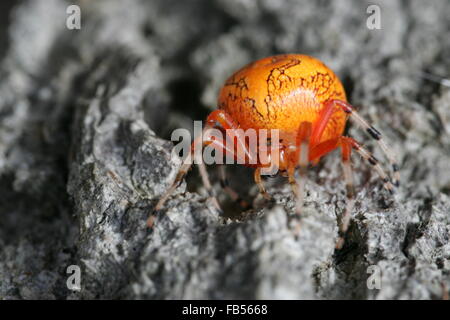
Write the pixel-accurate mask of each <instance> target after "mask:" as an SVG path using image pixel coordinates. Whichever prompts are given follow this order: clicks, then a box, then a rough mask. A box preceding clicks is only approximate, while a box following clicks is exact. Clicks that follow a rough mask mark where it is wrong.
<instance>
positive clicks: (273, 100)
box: [155, 54, 399, 248]
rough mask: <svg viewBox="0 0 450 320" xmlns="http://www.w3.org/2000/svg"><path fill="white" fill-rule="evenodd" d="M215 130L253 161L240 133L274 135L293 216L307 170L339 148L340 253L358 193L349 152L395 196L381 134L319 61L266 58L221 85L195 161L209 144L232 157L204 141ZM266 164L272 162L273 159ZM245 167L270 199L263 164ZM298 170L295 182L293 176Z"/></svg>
mask: <svg viewBox="0 0 450 320" xmlns="http://www.w3.org/2000/svg"><path fill="white" fill-rule="evenodd" d="M348 119H351V120H353V121H354V122H355V123H356V124H357V125H359V127H361V128H362V129H364V130H365V131H366V132H367V133H368V134H369V136H370V137H372V138H373V139H375V140H376V142H377V143H378V145H379V146H380V147H381V149H382V151H383V152H384V154H385V155H386V157H387V158H388V160H389V162H390V165H391V168H392V171H393V178H392V179H391V178H390V177H389V176H388V175H387V174H386V172H385V170H384V169H383V167H382V166H381V165H380V164H379V161H378V160H377V159H376V158H375V157H374V156H373V154H372V153H371V152H369V151H368V150H366V149H365V148H364V147H363V146H361V144H359V143H358V142H357V141H356V140H355V139H353V138H351V137H347V136H344V135H343V132H344V129H345V125H346V122H347V120H348ZM213 128H215V129H220V130H223V131H225V134H226V136H227V135H228V136H229V135H230V132H232V133H233V134H234V137H233V139H235V138H237V144H238V145H239V146H241V147H242V148H244V151H245V153H244V154H245V156H246V157H247V160H248V157H249V156H250V152H249V150H250V146H249V143H248V142H247V140H246V137H245V136H244V135H243V134H242V131H239V130H236V129H243V130H247V129H255V130H256V131H260V130H261V129H267V130H270V129H278V132H279V141H277V142H279V143H278V149H277V150H276V151H277V152H278V157H277V160H276V162H277V163H276V166H277V167H278V168H279V172H281V173H282V174H283V175H285V176H287V178H288V181H289V183H290V185H291V186H292V190H293V193H294V194H295V196H296V209H295V211H296V215H297V216H300V213H301V211H302V208H303V201H304V192H305V191H304V190H305V181H306V174H307V168H308V165H309V164H317V163H318V161H319V160H320V158H321V157H323V156H324V155H326V154H328V153H329V152H331V151H333V150H334V149H336V148H340V150H341V154H342V167H343V174H344V180H345V184H346V197H347V201H346V208H345V211H344V214H343V215H342V218H341V222H340V225H339V232H338V241H337V243H336V247H337V248H341V247H342V245H343V243H344V236H345V233H346V231H347V229H348V227H349V222H350V216H351V212H352V209H353V205H354V198H355V191H354V186H353V176H352V175H353V172H352V167H351V162H350V161H351V160H350V157H351V153H352V150H355V151H356V152H357V153H359V154H360V155H361V156H362V158H363V159H365V160H366V161H367V162H368V163H369V164H370V165H371V166H373V168H374V169H375V170H376V171H377V172H378V174H379V175H380V177H381V179H382V180H383V182H384V187H385V188H386V189H387V190H388V191H389V192H390V193H393V190H394V186H398V185H399V166H398V165H397V162H396V160H395V156H394V154H393V152H392V151H391V149H389V148H388V146H387V145H386V143H385V142H384V140H383V139H382V135H381V133H380V132H379V131H378V130H377V129H375V128H374V127H373V126H371V125H370V124H368V123H367V122H366V121H365V120H364V119H363V118H362V117H361V116H360V115H358V113H357V112H356V111H355V110H354V108H353V107H352V106H351V105H350V104H349V103H348V102H347V99H346V94H345V91H344V88H343V85H342V83H341V81H340V80H339V79H338V77H337V76H336V75H335V74H334V73H333V71H332V70H330V69H329V68H328V67H327V66H325V64H323V63H322V62H321V61H320V60H318V59H316V58H313V57H310V56H306V55H301V54H285V55H276V56H271V57H266V58H263V59H260V60H257V61H255V62H253V63H250V64H248V65H246V66H244V67H243V68H242V69H240V70H238V71H237V72H235V73H234V74H233V75H232V76H231V77H230V78H228V80H227V81H226V82H225V84H224V86H223V87H222V89H221V91H220V94H219V98H218V109H217V110H215V111H213V112H211V113H210V114H209V116H208V117H207V119H206V125H205V128H204V130H203V132H202V135H201V137H198V138H196V139H195V140H194V142H193V143H192V148H191V152H192V154H193V153H194V150H195V149H196V148H200V149H202V148H203V147H205V146H207V145H209V146H211V147H212V148H214V149H216V150H217V151H220V152H223V153H228V154H231V155H232V156H234V157H235V158H236V157H237V153H236V149H235V148H227V145H226V141H225V140H223V139H222V140H221V139H218V138H217V137H212V136H211V135H208V130H211V129H213ZM230 130H231V131H230ZM269 138H271V137H269ZM233 141H235V140H233ZM258 143H260V142H258ZM258 147H259V145H258ZM271 152H274V151H273V150H272V151H271ZM257 155H258V156H259V154H257ZM269 156H270V154H269ZM269 159H271V161H272V162H273V161H275V160H274V159H275V157H269ZM198 164H199V170H200V174H201V177H202V180H203V183H204V186H205V188H206V189H207V190H208V193H209V195H210V197H211V198H212V199H213V201H214V204H215V206H216V207H217V208H219V209H220V206H219V204H218V202H217V199H216V198H215V196H214V192H213V189H212V186H211V183H210V181H209V178H208V174H207V172H206V167H205V164H204V163H203V162H202V161H200V162H199V163H198ZM272 164H273V163H272ZM191 165H192V163H191V161H188V162H184V163H183V165H182V166H181V168H180V169H179V172H178V174H177V176H176V178H175V181H174V183H173V184H172V186H171V187H170V188H169V189H168V190H167V192H166V193H165V194H164V195H163V196H162V197H161V198H160V200H159V202H158V203H157V205H156V207H155V210H156V211H158V210H160V209H161V208H162V207H163V205H164V203H165V201H166V200H167V199H168V197H169V196H170V195H171V194H172V192H173V191H174V190H175V189H176V187H177V186H178V185H179V184H180V183H181V181H182V179H183V178H184V176H185V175H186V174H187V172H188V170H189V169H190V167H191ZM245 165H246V166H248V167H252V168H254V169H255V170H254V180H255V183H256V185H257V186H258V188H259V191H260V193H261V194H262V195H263V196H264V197H265V198H270V196H269V195H268V193H267V192H266V189H265V187H264V184H263V181H262V178H261V170H262V169H263V168H264V167H265V166H267V163H264V164H263V163H262V161H261V159H259V157H257V161H256V163H253V164H249V163H248V161H247V162H246V164H245ZM220 168H221V171H220V172H221V174H220V180H221V185H222V187H223V188H224V189H225V191H226V192H227V193H228V194H229V195H230V196H231V197H232V198H233V199H234V200H236V201H241V200H240V198H239V196H238V195H237V193H236V192H235V191H234V190H232V189H231V188H230V187H229V185H228V182H227V180H226V176H225V171H224V168H223V166H220ZM297 169H298V172H299V175H298V176H299V178H296V177H295V171H296V170H297ZM241 202H242V201H241Z"/></svg>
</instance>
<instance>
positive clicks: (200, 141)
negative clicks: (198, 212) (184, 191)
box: [147, 110, 249, 226]
mask: <svg viewBox="0 0 450 320" xmlns="http://www.w3.org/2000/svg"><path fill="white" fill-rule="evenodd" d="M216 122H218V123H219V124H220V125H221V126H222V127H223V128H224V129H237V128H238V126H237V125H236V124H234V122H233V121H232V120H231V118H230V117H229V116H228V115H227V114H226V113H225V112H224V111H222V110H216V111H214V112H212V113H211V114H210V115H209V116H208V118H207V124H206V126H205V128H204V129H203V132H202V134H201V135H200V136H199V137H197V138H195V140H194V141H193V142H192V145H191V157H187V158H186V159H185V161H184V162H183V164H182V166H181V167H180V169H179V171H178V173H177V176H176V178H175V181H174V183H173V184H172V185H171V186H170V187H169V189H168V190H167V191H166V193H164V194H163V195H162V197H161V198H160V199H159V201H158V203H157V204H156V206H155V211H159V210H161V209H162V207H163V206H164V204H165V202H166V201H167V200H168V199H169V197H170V196H171V195H172V193H173V192H174V191H175V189H176V188H177V187H178V186H179V185H180V183H181V181H182V180H183V178H184V177H185V176H186V174H187V173H188V171H189V169H190V168H191V166H192V157H195V158H196V157H201V156H202V152H195V150H199V149H200V150H203V147H204V146H206V145H211V146H212V147H213V148H214V149H215V150H217V151H219V152H222V154H225V155H230V156H232V157H233V158H234V159H237V157H238V156H239V154H238V153H236V152H235V150H234V146H233V149H231V148H230V147H228V146H227V143H226V142H225V141H224V140H223V139H219V138H218V137H216V136H214V137H213V136H211V135H209V134H208V131H209V129H211V128H213V126H215V123H216ZM238 143H240V145H241V147H243V148H244V152H245V154H249V151H248V149H247V147H246V146H245V137H244V138H243V137H241V136H238ZM241 160H242V159H241ZM196 163H198V166H199V171H200V175H201V178H202V181H203V185H204V186H205V188H206V190H207V191H208V194H209V196H210V197H211V198H212V200H213V203H214V205H215V207H216V208H217V209H218V210H219V211H220V212H221V209H220V206H219V203H218V201H217V198H216V197H215V194H214V190H213V188H212V186H211V183H210V181H209V177H208V173H207V171H206V166H205V163H204V162H203V160H202V159H196ZM152 223H153V218H152V217H150V218H149V220H148V221H147V224H148V225H149V226H150V225H151V224H152Z"/></svg>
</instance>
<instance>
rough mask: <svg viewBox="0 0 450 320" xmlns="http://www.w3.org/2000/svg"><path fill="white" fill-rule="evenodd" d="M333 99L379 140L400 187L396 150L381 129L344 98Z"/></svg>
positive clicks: (393, 181)
mask: <svg viewBox="0 0 450 320" xmlns="http://www.w3.org/2000/svg"><path fill="white" fill-rule="evenodd" d="M332 101H333V102H334V104H335V105H338V106H340V107H341V108H342V110H344V112H345V113H347V114H349V115H350V118H351V119H353V120H354V121H355V122H356V124H358V125H359V126H360V127H361V128H363V129H364V130H365V131H366V132H367V133H368V134H369V135H370V136H371V137H372V138H373V139H375V140H376V141H377V143H378V145H379V146H380V148H381V149H382V150H383V152H384V154H385V155H386V157H387V158H388V160H389V162H390V164H391V168H392V171H393V179H392V183H393V184H394V186H396V187H398V186H399V185H400V172H399V165H398V163H397V160H396V157H395V155H394V152H393V151H392V149H391V148H389V147H388V146H387V144H386V142H385V141H384V139H383V138H382V135H381V133H380V131H378V130H377V129H375V128H374V127H373V126H371V125H370V124H369V123H367V121H366V120H364V119H363V118H362V117H361V116H360V115H359V114H358V113H357V112H356V111H355V109H354V108H353V107H352V106H351V105H350V104H349V103H347V102H345V101H342V100H332Z"/></svg>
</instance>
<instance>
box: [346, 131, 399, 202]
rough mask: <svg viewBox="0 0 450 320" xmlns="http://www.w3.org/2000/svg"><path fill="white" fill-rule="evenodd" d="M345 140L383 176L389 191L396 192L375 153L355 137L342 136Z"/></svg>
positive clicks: (385, 186)
mask: <svg viewBox="0 0 450 320" xmlns="http://www.w3.org/2000/svg"><path fill="white" fill-rule="evenodd" d="M342 141H344V143H349V144H350V145H351V146H352V148H353V149H355V151H356V152H358V154H359V155H360V156H361V157H362V158H363V159H364V160H366V161H367V162H369V164H370V165H371V166H372V167H373V168H374V169H375V171H377V173H378V175H379V176H380V177H381V179H382V180H383V182H384V185H383V186H384V188H386V190H387V191H389V193H391V194H393V193H394V186H393V185H392V183H391V181H390V180H389V177H388V175H387V174H386V172H385V171H384V169H383V167H382V166H381V165H380V163H379V162H378V159H377V158H375V157H374V156H373V154H372V153H371V152H370V151H368V150H367V149H365V148H364V147H363V146H361V145H360V144H359V143H358V142H357V141H356V140H355V139H353V138H350V137H342V138H341V142H342Z"/></svg>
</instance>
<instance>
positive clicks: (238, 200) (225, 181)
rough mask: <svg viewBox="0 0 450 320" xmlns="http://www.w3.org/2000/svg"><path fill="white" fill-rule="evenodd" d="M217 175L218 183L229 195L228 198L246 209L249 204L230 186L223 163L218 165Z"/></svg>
mask: <svg viewBox="0 0 450 320" xmlns="http://www.w3.org/2000/svg"><path fill="white" fill-rule="evenodd" d="M219 177H220V185H221V186H222V188H223V189H224V190H225V192H226V193H227V194H228V195H229V196H230V198H231V199H232V200H233V201H234V202H236V203H237V204H239V205H240V206H241V207H242V208H244V209H248V208H249V207H250V205H249V204H248V202H247V201H245V200H243V199H242V198H241V197H240V196H239V194H238V193H237V192H236V191H235V190H234V189H232V188H231V187H230V185H229V183H228V179H227V175H226V171H225V166H224V165H223V164H220V165H219Z"/></svg>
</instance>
